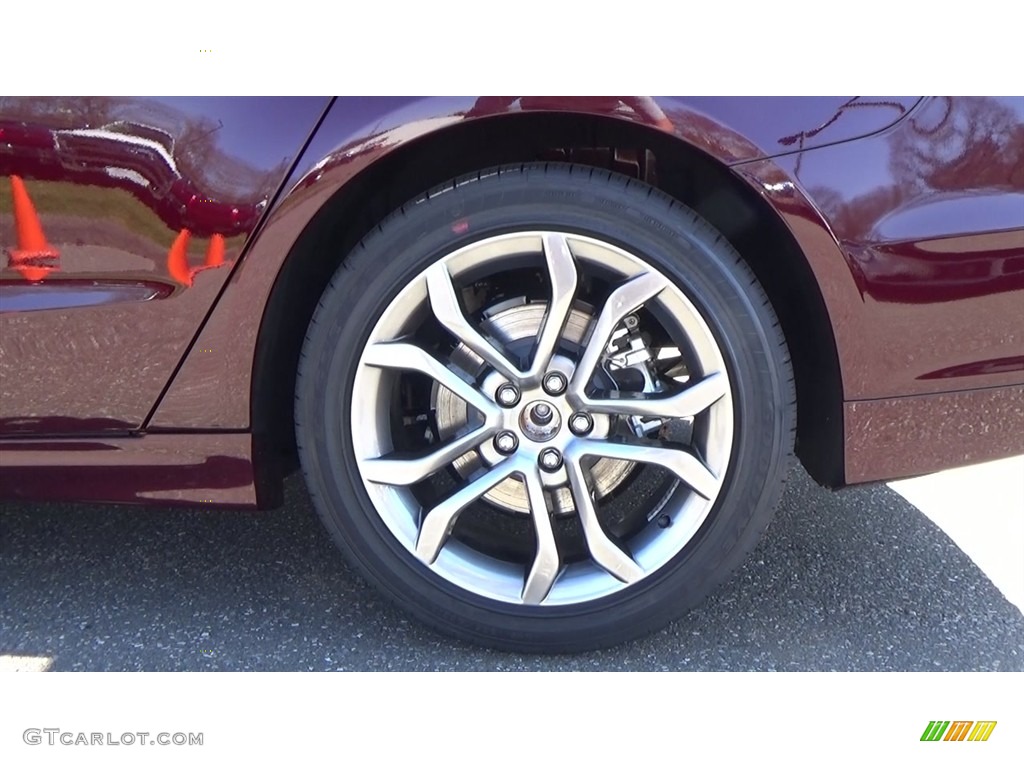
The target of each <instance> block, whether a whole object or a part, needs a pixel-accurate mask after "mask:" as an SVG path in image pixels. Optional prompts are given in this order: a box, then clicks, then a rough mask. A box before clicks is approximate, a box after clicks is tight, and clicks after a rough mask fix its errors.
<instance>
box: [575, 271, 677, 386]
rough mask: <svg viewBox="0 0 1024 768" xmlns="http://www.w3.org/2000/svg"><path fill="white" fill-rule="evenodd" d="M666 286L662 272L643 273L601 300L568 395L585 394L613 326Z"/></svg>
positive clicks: (613, 328)
mask: <svg viewBox="0 0 1024 768" xmlns="http://www.w3.org/2000/svg"><path fill="white" fill-rule="evenodd" d="M667 285H668V282H667V281H666V280H665V278H664V277H662V276H661V275H659V274H657V273H654V272H645V273H643V274H642V275H638V276H637V277H634V278H633V279H632V280H630V281H629V282H627V283H624V284H623V285H620V286H619V287H618V288H616V289H615V290H614V291H612V294H611V295H610V296H609V297H608V299H607V301H605V303H604V308H603V309H602V310H601V314H600V315H598V317H597V319H596V320H595V321H594V323H593V326H592V330H591V332H590V338H589V340H588V341H587V348H586V349H585V350H584V352H583V357H582V358H580V362H579V365H577V366H576V371H575V372H574V373H573V377H572V381H570V382H569V392H570V394H572V395H573V396H575V397H576V398H582V397H583V396H584V391H585V389H586V387H587V384H589V383H590V380H591V379H592V378H593V377H594V369H595V368H596V367H597V362H598V360H600V359H601V355H603V354H604V351H605V348H606V347H607V346H608V342H609V340H610V339H611V337H612V332H613V331H614V330H615V326H617V325H618V324H619V323H620V322H621V321H622V318H624V317H625V316H626V315H628V314H629V313H630V312H632V311H633V310H635V309H637V308H638V307H639V306H640V305H641V304H643V303H644V302H646V301H650V300H651V299H652V298H654V297H655V296H657V295H658V294H659V293H661V291H662V290H664V289H665V288H666V286H667Z"/></svg>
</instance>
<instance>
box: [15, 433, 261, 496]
mask: <svg viewBox="0 0 1024 768" xmlns="http://www.w3.org/2000/svg"><path fill="white" fill-rule="evenodd" d="M0 452H2V455H3V463H2V466H0V498H9V499H46V500H49V501H103V502H111V503H116V504H165V505H190V506H192V505H203V506H205V505H210V506H217V507H245V508H251V507H255V506H256V505H257V497H256V486H255V478H256V472H255V469H254V467H253V455H252V439H251V438H250V436H249V435H247V434H244V433H233V432H220V433H212V434H202V435H141V436H138V437H113V436H111V437H79V438H63V439H54V438H34V437H33V438H24V437H22V438H20V439H12V440H6V441H3V440H0Z"/></svg>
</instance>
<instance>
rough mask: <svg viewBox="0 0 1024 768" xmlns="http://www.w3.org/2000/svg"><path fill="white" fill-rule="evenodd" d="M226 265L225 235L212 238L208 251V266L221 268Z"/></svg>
mask: <svg viewBox="0 0 1024 768" xmlns="http://www.w3.org/2000/svg"><path fill="white" fill-rule="evenodd" d="M223 263H224V235H214V236H213V237H211V238H210V246H209V248H207V249H206V266H208V267H219V266H220V265H221V264H223Z"/></svg>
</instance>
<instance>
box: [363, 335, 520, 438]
mask: <svg viewBox="0 0 1024 768" xmlns="http://www.w3.org/2000/svg"><path fill="white" fill-rule="evenodd" d="M363 360H364V361H365V363H366V364H367V365H372V366H374V367H375V368H391V369H397V370H405V371H419V372H420V373H424V374H426V375H427V376H430V377H431V378H432V379H433V380H434V381H436V382H437V383H438V384H440V385H442V386H444V387H446V388H448V389H450V390H451V391H452V392H453V393H455V395H457V396H458V397H460V398H462V399H463V400H465V401H466V402H467V403H468V404H469V405H471V406H473V407H474V408H476V409H477V410H478V411H480V413H482V414H483V415H484V418H485V419H486V420H487V423H488V425H491V424H493V423H495V420H496V419H500V417H501V416H500V414H499V413H498V409H497V406H495V404H494V403H493V402H492V401H491V400H489V399H488V398H487V397H485V396H484V395H483V394H481V393H480V391H479V390H478V389H477V388H476V387H474V386H473V385H472V384H470V383H468V382H467V381H465V380H464V379H462V378H461V377H460V376H459V375H458V374H457V373H455V371H453V370H451V369H450V368H448V367H447V366H445V364H444V363H442V362H441V361H440V360H438V359H437V358H436V357H434V356H433V355H431V354H430V353H429V352H427V351H426V350H424V349H421V348H420V347H417V346H416V345H415V344H407V343H405V342H399V341H393V342H385V343H380V344H374V345H372V346H370V347H367V348H366V352H365V353H363Z"/></svg>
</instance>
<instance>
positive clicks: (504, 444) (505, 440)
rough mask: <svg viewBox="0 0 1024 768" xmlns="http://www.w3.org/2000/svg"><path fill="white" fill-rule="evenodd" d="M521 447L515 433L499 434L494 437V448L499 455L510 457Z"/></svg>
mask: <svg viewBox="0 0 1024 768" xmlns="http://www.w3.org/2000/svg"><path fill="white" fill-rule="evenodd" d="M518 447H519V438H518V437H516V435H515V432H509V431H507V430H506V431H505V432H499V433H498V434H497V435H495V436H494V448H495V450H497V452H498V453H500V454H502V455H503V456H508V455H509V454H511V453H515V452H516V448H518Z"/></svg>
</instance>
